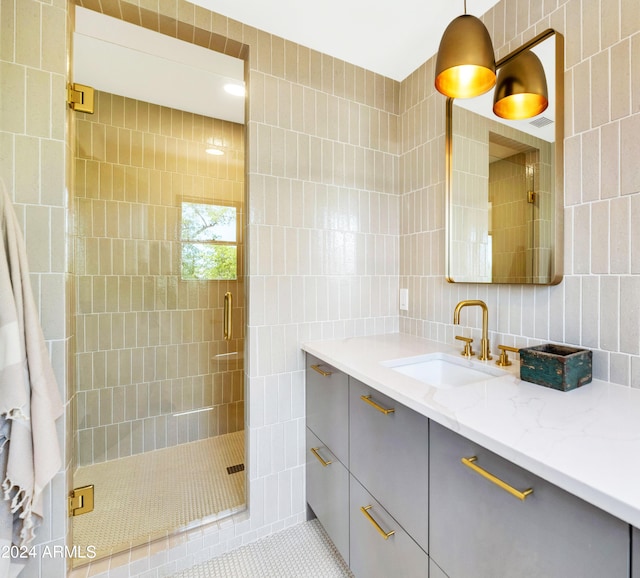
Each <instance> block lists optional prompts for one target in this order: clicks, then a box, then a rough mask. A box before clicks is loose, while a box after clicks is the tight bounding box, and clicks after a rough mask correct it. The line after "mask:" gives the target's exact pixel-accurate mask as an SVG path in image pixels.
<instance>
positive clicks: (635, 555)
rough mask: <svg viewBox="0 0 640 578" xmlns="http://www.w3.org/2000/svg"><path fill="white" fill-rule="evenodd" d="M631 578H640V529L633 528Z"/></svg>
mask: <svg viewBox="0 0 640 578" xmlns="http://www.w3.org/2000/svg"><path fill="white" fill-rule="evenodd" d="M631 578H640V530H638V528H633V527H632V528H631Z"/></svg>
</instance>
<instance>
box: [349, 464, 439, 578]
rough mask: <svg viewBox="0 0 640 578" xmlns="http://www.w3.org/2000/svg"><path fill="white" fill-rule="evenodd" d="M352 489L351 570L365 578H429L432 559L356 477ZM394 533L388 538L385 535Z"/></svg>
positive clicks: (351, 485)
mask: <svg viewBox="0 0 640 578" xmlns="http://www.w3.org/2000/svg"><path fill="white" fill-rule="evenodd" d="M350 487H351V496H350V504H351V507H350V516H351V528H350V542H351V552H350V561H349V566H350V567H351V571H352V572H353V573H354V574H355V575H356V576H357V577H366V578H376V577H380V578H389V577H390V576H402V578H413V577H422V578H426V577H427V576H428V575H429V557H428V556H427V555H426V554H425V552H424V551H423V550H422V549H421V548H420V547H419V546H418V544H416V543H415V542H414V541H413V540H412V539H411V538H410V537H409V535H408V534H407V533H406V532H405V531H404V530H403V529H402V527H401V526H400V525H399V524H398V522H397V521H396V520H394V519H393V518H392V517H391V516H390V515H389V513H388V512H387V511H386V510H385V509H384V508H382V506H380V504H379V503H378V502H377V501H376V500H374V499H373V497H372V496H371V494H369V492H367V491H366V490H365V489H364V488H363V487H362V486H361V485H360V483H358V481H357V480H356V479H355V478H354V477H353V476H351V484H350ZM361 508H366V512H363V511H362V509H361ZM369 516H370V517H369ZM376 524H377V525H378V527H376ZM391 531H393V534H392V535H390V536H389V537H388V538H387V539H385V538H384V536H383V535H382V533H388V532H391Z"/></svg>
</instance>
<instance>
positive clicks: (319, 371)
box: [311, 365, 331, 377]
mask: <svg viewBox="0 0 640 578" xmlns="http://www.w3.org/2000/svg"><path fill="white" fill-rule="evenodd" d="M311 369H313V371H317V372H318V373H319V374H320V375H321V376H322V377H329V376H330V375H331V372H330V371H325V370H324V369H322V368H321V367H320V366H319V365H312V366H311Z"/></svg>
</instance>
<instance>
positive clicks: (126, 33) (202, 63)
mask: <svg viewBox="0 0 640 578" xmlns="http://www.w3.org/2000/svg"><path fill="white" fill-rule="evenodd" d="M73 42H74V46H73V81H74V82H77V83H80V84H86V85H88V86H92V87H94V88H95V89H97V90H101V91H103V92H109V93H111V94H118V95H120V96H127V97H129V98H135V99H136V100H141V101H144V102H151V103H153V104H159V105H162V106H168V107H171V108H175V109H178V110H186V111H188V112H193V113H196V114H201V115H204V116H208V117H211V118H219V119H222V120H228V121H231V122H237V123H243V122H244V99H243V98H242V97H238V96H232V95H230V94H228V93H227V92H225V90H224V85H225V84H227V83H233V84H240V85H244V62H243V61H242V60H240V59H238V58H232V57H231V56H226V55H225V54H221V53H219V52H214V51H213V50H208V49H206V48H202V47H201V46H196V45H194V44H191V43H189V42H183V41H181V40H177V39H175V38H171V37H169V36H166V35H164V34H159V33H158V32H153V31H152V30H147V29H146V28H141V27H140V26H135V25H133V24H129V23H128V22H124V21H123V20H119V19H117V18H112V17H110V16H105V15H104V14H99V13H98V12H94V11H93V10H87V9H85V8H81V7H76V28H75V34H74V40H73Z"/></svg>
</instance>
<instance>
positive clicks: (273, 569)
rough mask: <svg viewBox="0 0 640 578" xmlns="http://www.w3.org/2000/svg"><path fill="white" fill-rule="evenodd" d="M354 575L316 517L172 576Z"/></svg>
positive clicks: (343, 577)
mask: <svg viewBox="0 0 640 578" xmlns="http://www.w3.org/2000/svg"><path fill="white" fill-rule="evenodd" d="M223 576H224V577H225V578H227V577H228V578H231V577H233V578H257V577H260V578H285V577H290V578H300V577H302V576H304V578H313V577H316V578H353V574H352V573H351V571H350V570H349V567H348V566H347V564H346V563H345V561H344V560H343V558H342V556H340V554H339V552H338V550H336V547H335V546H334V545H333V543H332V542H331V540H330V539H329V536H327V534H326V532H325V531H324V529H323V527H322V526H321V524H320V522H318V520H311V521H309V522H303V523H302V524H297V525H296V526H292V527H291V528H287V529H286V530H282V531H281V532H278V533H277V534H272V535H271V536H267V537H266V538H263V539H262V540H258V541H257V542H253V543H251V544H247V545H246V546H242V547H240V548H238V549H237V550H233V551H231V552H227V553H226V554H223V555H222V556H218V557H217V558H213V559H211V560H209V561H207V562H205V563H204V564H199V565H197V566H193V567H192V568H189V569H188V570H184V571H183V572H180V573H179V574H175V575H174V576H173V577H172V578H213V577H223Z"/></svg>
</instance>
